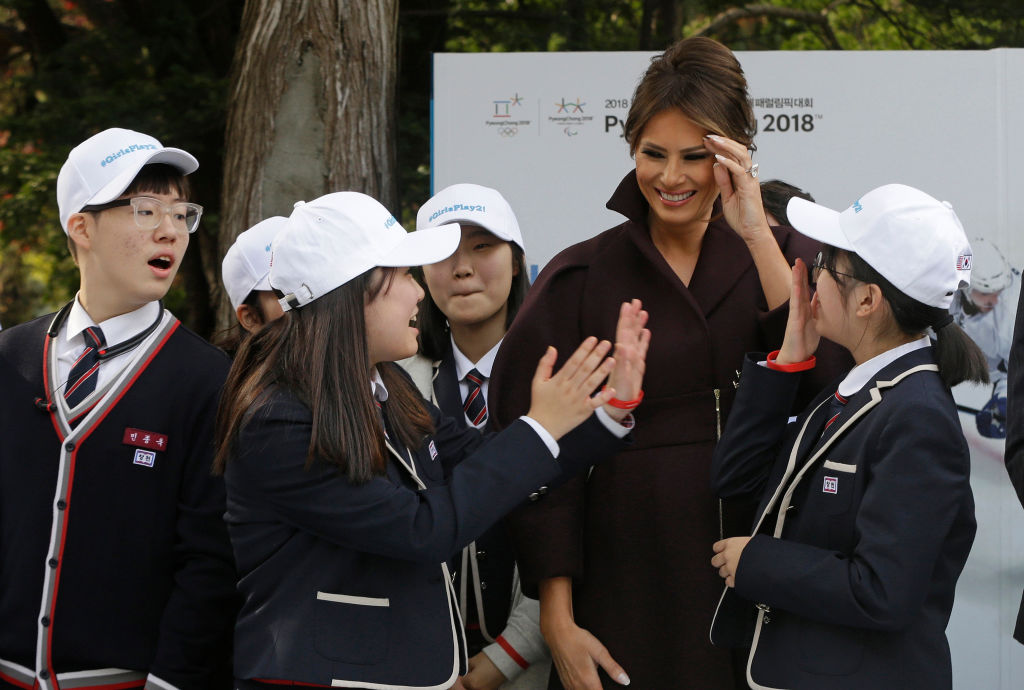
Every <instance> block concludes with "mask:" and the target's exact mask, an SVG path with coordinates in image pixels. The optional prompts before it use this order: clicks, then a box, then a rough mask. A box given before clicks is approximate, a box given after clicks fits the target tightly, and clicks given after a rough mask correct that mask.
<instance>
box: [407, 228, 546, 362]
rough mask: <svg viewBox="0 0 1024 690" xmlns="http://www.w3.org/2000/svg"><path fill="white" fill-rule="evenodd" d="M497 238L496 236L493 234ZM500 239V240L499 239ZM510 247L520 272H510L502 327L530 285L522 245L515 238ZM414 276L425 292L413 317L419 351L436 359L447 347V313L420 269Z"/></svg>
mask: <svg viewBox="0 0 1024 690" xmlns="http://www.w3.org/2000/svg"><path fill="white" fill-rule="evenodd" d="M495 239H497V238H495ZM499 241H500V240H499ZM507 244H508V246H509V247H510V248H511V249H512V265H513V266H518V267H519V272H518V273H516V274H515V275H514V276H512V286H511V288H510V289H509V291H508V301H507V302H506V304H507V305H508V311H507V312H506V314H505V330H506V331H507V330H508V328H509V326H511V325H512V320H513V319H515V318H516V314H518V313H519V307H521V306H522V305H523V300H525V299H526V291H527V290H528V289H529V287H530V277H529V275H527V272H526V256H525V255H524V254H523V250H522V248H521V247H520V246H519V245H518V244H516V243H515V242H508V243H507ZM416 278H417V279H418V280H419V281H420V284H421V285H422V286H423V292H424V293H425V295H424V297H423V301H422V302H420V310H419V316H418V317H417V318H416V326H417V327H418V328H419V329H420V354H422V355H423V356H424V357H427V358H429V359H430V360H431V361H434V362H436V361H438V360H439V359H441V358H442V357H444V353H445V350H447V349H448V338H449V336H448V333H449V329H448V317H447V316H445V315H444V312H442V311H441V309H440V308H439V307H438V306H437V302H435V301H434V299H433V297H431V296H430V289H429V288H428V287H427V281H426V280H424V278H423V272H422V270H417V271H416Z"/></svg>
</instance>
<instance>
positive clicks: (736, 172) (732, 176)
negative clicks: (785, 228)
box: [704, 134, 774, 243]
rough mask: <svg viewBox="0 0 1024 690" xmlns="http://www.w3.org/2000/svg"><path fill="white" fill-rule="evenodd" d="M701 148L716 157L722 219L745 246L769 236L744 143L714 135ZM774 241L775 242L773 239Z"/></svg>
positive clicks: (759, 187)
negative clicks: (740, 238)
mask: <svg viewBox="0 0 1024 690" xmlns="http://www.w3.org/2000/svg"><path fill="white" fill-rule="evenodd" d="M704 146H705V147H706V148H707V149H708V150H709V151H711V152H712V153H713V154H715V160H716V163H715V168H714V172H715V182H717V183H718V188H719V190H720V191H721V193H722V211H723V212H724V213H725V220H726V221H727V222H728V223H729V226H730V227H732V229H733V230H735V231H736V233H737V234H738V235H739V236H740V237H742V238H743V239H744V240H746V241H747V242H748V243H750V242H752V241H754V240H756V239H758V238H759V237H764V233H768V236H769V237H770V236H771V230H770V229H769V227H768V218H767V217H766V216H765V215H764V205H763V204H762V203H761V184H760V183H759V182H758V179H757V177H755V174H756V173H757V168H756V167H755V166H754V162H753V161H752V160H751V158H750V151H749V150H747V147H746V146H744V145H743V144H740V143H738V142H735V141H733V140H732V139H728V138H726V137H723V136H719V135H717V134H709V135H707V137H706V138H705V139H704ZM773 241H774V240H773Z"/></svg>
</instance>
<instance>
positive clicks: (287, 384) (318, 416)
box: [214, 268, 433, 483]
mask: <svg viewBox="0 0 1024 690" xmlns="http://www.w3.org/2000/svg"><path fill="white" fill-rule="evenodd" d="M395 273H396V269H389V268H384V269H381V270H380V272H378V273H375V272H374V271H373V270H371V271H367V272H366V273H363V274H362V275H360V276H358V277H357V278H354V279H353V280H350V281H349V282H347V283H345V284H344V285H342V286H341V287H339V288H337V289H335V290H332V291H331V292H329V293H328V294H326V295H324V296H323V297H320V298H319V299H316V300H314V301H313V302H311V303H309V304H307V305H305V306H303V307H301V308H298V309H292V310H290V311H287V312H285V314H284V316H282V317H281V318H279V319H277V320H275V321H273V322H271V323H270V324H268V325H267V326H266V327H264V328H262V329H260V330H259V331H258V332H256V333H254V334H253V335H252V336H251V337H249V338H245V339H243V341H242V344H241V346H240V347H239V349H238V353H237V354H236V355H235V360H234V363H233V364H232V366H231V371H230V373H229V374H228V379H227V382H226V383H225V384H224V391H223V393H222V396H221V401H220V407H219V409H218V410H217V434H216V438H217V454H216V456H215V458H214V472H215V473H217V474H220V473H223V471H224V468H225V466H226V464H227V462H228V461H229V459H230V458H231V456H233V455H234V454H235V453H236V452H237V450H238V449H237V444H238V436H239V433H240V431H241V429H242V427H243V426H244V425H245V423H246V422H247V421H248V420H249V419H250V417H251V416H252V415H253V414H254V413H256V412H257V411H258V410H259V409H260V408H261V407H263V406H264V405H266V404H267V402H268V395H267V393H268V392H269V390H270V389H271V388H272V387H274V386H280V387H282V388H285V389H287V390H288V391H289V392H290V393H291V394H292V395H294V396H295V397H296V398H298V400H299V401H301V402H302V403H303V404H304V405H306V406H307V407H308V408H309V410H310V412H311V413H312V416H313V425H312V426H313V430H312V434H311V436H310V440H309V449H308V453H307V455H306V467H309V466H310V465H312V463H313V462H314V461H322V462H327V463H329V464H333V465H337V466H338V467H339V468H340V469H341V471H342V472H344V473H345V474H346V475H347V476H348V478H349V480H350V481H352V482H356V483H362V482H366V481H369V480H370V479H371V478H372V477H374V476H376V475H380V474H383V473H384V472H385V469H386V467H387V460H386V458H387V449H386V446H385V443H384V433H383V430H382V429H381V426H380V421H379V417H378V414H377V409H376V406H375V404H374V400H373V396H372V394H371V392H370V368H369V367H370V363H369V358H370V355H369V351H368V349H367V344H366V320H365V317H364V309H365V306H366V304H368V303H369V302H371V301H372V300H373V299H374V298H375V297H376V296H377V295H379V294H381V293H383V292H386V291H387V290H389V289H390V287H391V281H392V279H393V277H394V275H395ZM377 368H378V370H379V371H380V375H381V379H382V380H383V381H384V385H385V386H386V387H387V389H388V404H387V405H386V406H385V408H386V410H387V414H388V422H389V424H390V426H391V430H392V433H393V434H395V436H397V437H398V438H397V441H398V442H400V443H401V444H403V445H405V446H406V447H409V448H413V449H415V448H418V447H419V445H420V444H421V443H422V441H423V438H424V437H425V436H426V435H428V434H430V433H431V432H432V431H433V423H432V420H431V417H430V413H429V412H428V411H427V408H426V406H425V405H424V404H423V399H422V397H421V396H420V394H419V392H418V391H417V390H416V387H415V386H414V385H413V383H412V381H410V380H409V379H408V378H407V377H405V376H404V375H403V374H401V373H400V372H399V371H397V367H396V365H394V364H391V363H385V364H380V365H378V367H377Z"/></svg>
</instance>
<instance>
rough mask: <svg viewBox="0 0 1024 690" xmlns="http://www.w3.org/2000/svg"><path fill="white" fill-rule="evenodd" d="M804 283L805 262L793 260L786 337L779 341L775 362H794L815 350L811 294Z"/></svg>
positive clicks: (816, 336) (818, 338) (805, 357)
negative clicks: (780, 342) (780, 345)
mask: <svg viewBox="0 0 1024 690" xmlns="http://www.w3.org/2000/svg"><path fill="white" fill-rule="evenodd" d="M810 292H811V291H810V287H809V285H808V282H807V264H805V263H804V262H803V259H797V260H796V263H795V264H793V285H792V287H791V289H790V293H789V320H788V321H787V322H786V336H785V337H784V338H783V340H782V348H781V349H780V350H779V354H778V356H777V357H776V358H775V361H776V362H778V363H779V364H794V363H796V362H803V361H806V360H808V359H810V357H811V355H813V354H814V351H815V350H817V349H818V341H820V340H821V336H819V335H818V329H817V327H816V326H815V325H814V312H813V307H812V305H811V303H812V301H813V300H814V299H815V297H812V296H811V294H810Z"/></svg>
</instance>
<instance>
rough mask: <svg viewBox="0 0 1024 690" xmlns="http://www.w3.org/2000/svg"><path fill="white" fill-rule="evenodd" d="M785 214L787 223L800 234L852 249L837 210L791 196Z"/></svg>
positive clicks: (824, 242)
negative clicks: (787, 218)
mask: <svg viewBox="0 0 1024 690" xmlns="http://www.w3.org/2000/svg"><path fill="white" fill-rule="evenodd" d="M786 215H787V216H788V217H789V224H790V225H792V226H793V228H795V229H796V231H797V232H799V233H800V234H801V235H807V236H808V237H810V238H811V239H814V240H818V241H819V242H821V243H823V244H830V245H832V246H833V247H838V248H839V249H846V250H851V251H852V249H853V245H851V244H850V241H849V240H848V239H847V238H846V234H845V233H843V228H842V226H841V225H840V224H839V216H840V213H839V211H833V210H832V209H830V208H826V207H825V206H822V205H820V204H816V203H814V202H811V201H807V200H806V199H801V198H800V197H793V198H792V199H790V200H789V203H788V204H787V205H786Z"/></svg>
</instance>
